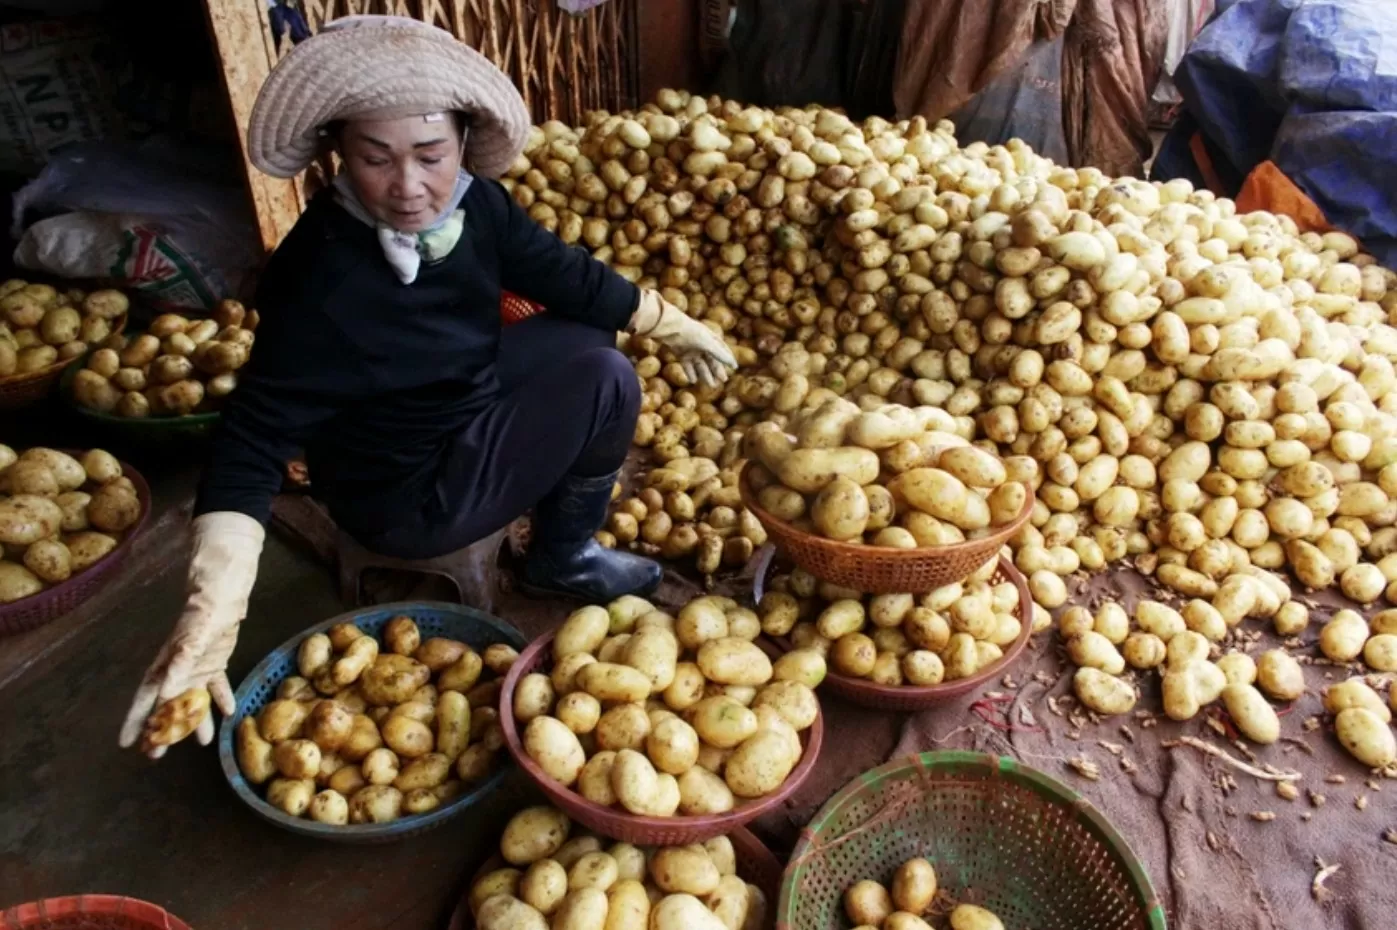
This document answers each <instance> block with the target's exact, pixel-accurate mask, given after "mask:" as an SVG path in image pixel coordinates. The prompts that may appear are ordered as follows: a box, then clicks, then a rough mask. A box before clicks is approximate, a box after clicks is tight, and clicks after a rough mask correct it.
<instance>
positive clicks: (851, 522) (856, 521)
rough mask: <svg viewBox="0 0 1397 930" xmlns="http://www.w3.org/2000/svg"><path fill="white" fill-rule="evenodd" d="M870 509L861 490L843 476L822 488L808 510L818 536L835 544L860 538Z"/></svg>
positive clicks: (866, 498) (866, 497) (866, 526)
mask: <svg viewBox="0 0 1397 930" xmlns="http://www.w3.org/2000/svg"><path fill="white" fill-rule="evenodd" d="M870 514H871V509H870V505H869V500H868V496H867V495H866V494H865V493H864V490H863V488H862V487H860V486H859V485H858V484H857V483H855V482H854V481H853V480H852V479H850V478H847V477H845V476H843V475H840V476H838V477H836V478H835V479H834V480H833V481H831V482H829V484H827V485H825V486H824V488H823V489H822V490H821V491H820V493H819V494H818V495H816V497H815V503H814V504H813V505H812V506H811V508H810V519H811V520H812V521H813V522H814V524H815V529H816V530H818V531H819V533H820V535H822V536H825V537H828V538H829V539H836V540H850V539H857V538H859V537H861V536H862V535H863V533H864V530H865V529H867V528H868V524H869V519H870Z"/></svg>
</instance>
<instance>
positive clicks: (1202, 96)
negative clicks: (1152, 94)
mask: <svg viewBox="0 0 1397 930" xmlns="http://www.w3.org/2000/svg"><path fill="white" fill-rule="evenodd" d="M1174 80H1175V83H1176V85H1177V86H1178V88H1179V92H1180V94H1181V95H1182V96H1183V98H1184V103H1185V106H1186V108H1187V112H1188V115H1189V117H1190V119H1191V120H1192V122H1193V124H1194V125H1196V128H1197V130H1198V131H1199V132H1200V133H1201V134H1202V136H1203V138H1204V140H1205V148H1206V149H1207V151H1208V154H1209V156H1210V158H1211V160H1212V162H1213V168H1214V170H1215V174H1216V176H1217V177H1218V178H1219V179H1221V181H1222V183H1223V184H1224V186H1231V185H1233V184H1236V185H1238V186H1240V183H1241V179H1244V178H1245V177H1246V175H1247V174H1248V173H1250V172H1251V170H1252V169H1253V168H1255V167H1256V166H1257V165H1258V164H1260V163H1261V162H1263V161H1266V160H1267V159H1270V160H1271V161H1273V162H1275V164H1276V166H1277V167H1278V168H1280V169H1281V171H1283V172H1284V173H1285V175H1286V176H1287V177H1289V178H1290V180H1291V181H1293V182H1294V183H1295V185H1296V186H1297V187H1299V188H1300V189H1301V190H1302V191H1304V192H1305V194H1306V195H1307V196H1309V197H1310V199H1311V200H1313V201H1314V202H1315V204H1316V205H1317V206H1319V208H1320V209H1321V210H1323V211H1324V215H1325V217H1326V218H1327V219H1328V220H1329V222H1330V223H1332V224H1333V225H1334V226H1336V227H1338V228H1340V229H1343V230H1344V231H1345V232H1348V233H1350V234H1351V235H1354V236H1356V237H1358V238H1359V239H1361V240H1362V242H1363V244H1364V246H1365V248H1367V249H1368V250H1369V251H1371V252H1372V253H1373V254H1374V255H1376V256H1377V257H1378V258H1379V259H1380V260H1381V261H1382V262H1383V264H1385V265H1387V266H1389V267H1394V266H1397V183H1394V179H1397V3H1393V2H1392V0H1236V2H1234V3H1232V4H1231V5H1230V6H1228V7H1226V8H1225V9H1223V10H1222V11H1221V12H1220V13H1219V14H1218V15H1217V16H1216V17H1215V18H1214V19H1213V20H1212V22H1210V23H1209V24H1208V25H1207V26H1205V27H1204V29H1203V30H1202V32H1200V33H1199V35H1198V38H1197V39H1195V40H1194V43H1193V45H1192V46H1191V47H1190V48H1189V50H1188V53H1187V54H1186V55H1185V56H1184V59H1183V61H1182V62H1181V63H1180V65H1179V69H1178V72H1177V73H1176V74H1175V76H1174ZM1190 136H1191V131H1190V127H1189V125H1188V124H1184V125H1181V126H1178V127H1176V129H1175V131H1174V132H1171V133H1170V136H1169V138H1167V139H1166V142H1165V145H1164V146H1163V148H1162V149H1161V152H1160V156H1159V157H1158V158H1156V160H1155V165H1154V170H1153V172H1152V177H1154V178H1158V179H1161V180H1165V179H1168V178H1171V177H1194V178H1195V179H1196V178H1197V177H1198V174H1199V172H1198V170H1197V166H1196V165H1194V164H1192V162H1193V159H1192V155H1191V153H1190V151H1189V148H1188V138H1189V137H1190ZM1181 140H1182V142H1181ZM1225 193H1227V194H1235V193H1236V189H1235V188H1233V189H1229V190H1226V191H1225Z"/></svg>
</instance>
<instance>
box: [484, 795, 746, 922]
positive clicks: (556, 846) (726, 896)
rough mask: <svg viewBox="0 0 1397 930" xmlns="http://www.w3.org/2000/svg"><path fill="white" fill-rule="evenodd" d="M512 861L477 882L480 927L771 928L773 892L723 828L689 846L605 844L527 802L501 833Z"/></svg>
mask: <svg viewBox="0 0 1397 930" xmlns="http://www.w3.org/2000/svg"><path fill="white" fill-rule="evenodd" d="M500 855H501V857H503V859H504V861H505V862H506V863H507V865H505V866H504V867H502V868H498V869H495V870H493V871H490V872H486V873H485V874H484V875H481V876H479V877H478V878H477V879H476V880H475V882H474V883H473V884H472V885H471V890H470V898H469V902H470V909H471V914H472V916H473V917H474V918H475V925H476V926H477V927H479V928H480V930H549V928H550V927H551V928H552V930H603V928H610V930H768V928H770V927H771V925H772V922H771V918H770V915H769V913H768V902H767V898H766V894H765V893H764V892H763V891H762V890H761V889H760V888H758V887H757V886H756V885H753V884H749V883H748V882H746V881H744V880H743V879H742V877H741V876H740V875H739V874H738V863H737V853H736V851H735V850H734V849H733V844H732V841H731V840H729V839H728V838H727V837H725V836H720V837H716V838H714V839H711V840H709V841H708V842H706V843H702V844H698V843H696V844H693V845H691V846H660V847H656V848H651V849H640V848H637V847H635V846H632V845H630V844H629V843H611V844H610V845H606V844H604V843H603V841H602V840H600V839H598V838H597V837H595V836H589V835H586V834H582V833H580V832H576V831H573V830H572V823H571V821H569V820H568V817H567V815H566V814H564V813H563V812H562V811H559V810H557V809H556V808H553V807H530V808H526V809H524V810H522V811H520V812H519V813H517V814H515V815H514V817H513V818H511V819H510V821H509V823H508V825H506V827H505V829H504V833H503V834H502V835H501V836H500Z"/></svg>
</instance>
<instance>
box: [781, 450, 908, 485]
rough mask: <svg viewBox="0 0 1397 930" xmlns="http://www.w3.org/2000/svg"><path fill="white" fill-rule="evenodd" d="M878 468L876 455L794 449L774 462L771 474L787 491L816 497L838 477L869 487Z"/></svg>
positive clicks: (855, 451) (856, 452)
mask: <svg viewBox="0 0 1397 930" xmlns="http://www.w3.org/2000/svg"><path fill="white" fill-rule="evenodd" d="M769 464H770V463H769ZM881 467H882V463H881V462H880V461H879V460H878V455H877V453H875V452H872V451H870V450H868V449H861V448H857V447H854V446H844V447H842V448H837V449H795V450H793V451H791V452H790V453H789V454H788V455H786V456H785V457H784V458H782V459H781V461H779V462H776V463H775V464H774V469H773V470H774V471H775V472H776V475H777V477H779V478H780V479H781V483H782V484H784V485H785V486H786V487H788V488H790V489H791V490H793V491H799V492H800V493H802V494H817V493H819V492H820V491H821V490H823V489H824V487H825V485H827V484H829V483H830V482H831V481H833V480H834V479H835V478H837V477H840V476H843V477H845V478H848V479H850V480H852V481H853V482H854V483H856V484H858V485H860V486H862V485H865V484H870V483H872V482H873V480H874V479H876V478H877V477H878V472H879V470H880V469H881Z"/></svg>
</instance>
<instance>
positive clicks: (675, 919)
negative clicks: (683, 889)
mask: <svg viewBox="0 0 1397 930" xmlns="http://www.w3.org/2000/svg"><path fill="white" fill-rule="evenodd" d="M725 927H726V925H725V924H724V923H723V921H722V920H721V919H719V918H718V916H717V915H716V914H714V913H713V912H712V911H710V910H709V909H708V908H707V907H705V906H704V904H703V902H702V901H700V900H699V899H698V898H695V897H694V896H692V895H688V894H671V895H666V896H665V897H663V898H661V899H660V901H659V902H658V903H656V904H655V906H654V908H653V909H652V910H651V911H650V930H725Z"/></svg>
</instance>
